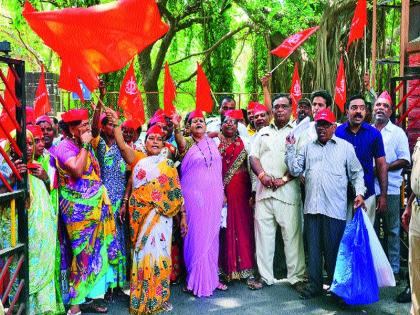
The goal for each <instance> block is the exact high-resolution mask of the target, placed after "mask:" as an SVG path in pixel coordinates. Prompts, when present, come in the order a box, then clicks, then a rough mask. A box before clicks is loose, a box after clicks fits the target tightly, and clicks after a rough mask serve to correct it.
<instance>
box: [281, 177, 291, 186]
mask: <svg viewBox="0 0 420 315" xmlns="http://www.w3.org/2000/svg"><path fill="white" fill-rule="evenodd" d="M281 180H282V181H283V182H284V183H285V184H286V183H287V182H288V181H289V178H288V177H287V176H286V175H284V176H283V177H282V178H281Z"/></svg>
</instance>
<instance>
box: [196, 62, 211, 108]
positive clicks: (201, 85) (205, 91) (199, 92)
mask: <svg viewBox="0 0 420 315" xmlns="http://www.w3.org/2000/svg"><path fill="white" fill-rule="evenodd" d="M195 99H196V104H195V108H196V110H201V111H204V112H207V113H211V111H212V110H213V99H212V97H211V87H210V84H209V81H208V80H207V77H206V74H205V73H204V71H203V68H201V66H200V65H199V64H198V62H197V88H196V91H195Z"/></svg>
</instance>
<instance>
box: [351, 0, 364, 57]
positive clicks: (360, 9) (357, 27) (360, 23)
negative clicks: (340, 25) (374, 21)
mask: <svg viewBox="0 0 420 315" xmlns="http://www.w3.org/2000/svg"><path fill="white" fill-rule="evenodd" d="M366 25H367V7H366V0H359V1H357V5H356V9H355V10H354V15H353V20H352V21H351V27H350V34H349V41H348V42H347V50H348V49H349V47H350V44H351V43H352V42H353V41H355V40H358V39H359V38H362V37H363V35H364V31H365V26H366Z"/></svg>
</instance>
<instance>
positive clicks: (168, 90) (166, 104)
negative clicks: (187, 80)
mask: <svg viewBox="0 0 420 315" xmlns="http://www.w3.org/2000/svg"><path fill="white" fill-rule="evenodd" d="M175 97H176V88H175V83H174V80H172V77H171V73H170V72H169V66H168V63H167V62H166V63H165V81H164V82H163V108H164V111H165V115H166V116H171V115H172V114H173V113H174V112H175V106H174V99H175Z"/></svg>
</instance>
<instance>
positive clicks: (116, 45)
mask: <svg viewBox="0 0 420 315" xmlns="http://www.w3.org/2000/svg"><path fill="white" fill-rule="evenodd" d="M91 2H92V1H91ZM22 15H23V16H24V18H25V19H26V21H27V22H28V24H29V26H30V27H31V28H32V30H33V31H34V32H35V33H37V34H38V36H39V37H41V38H42V40H43V41H44V43H45V44H46V45H47V46H49V47H50V48H51V49H52V50H54V51H55V52H56V53H57V54H58V55H59V56H60V58H61V68H60V80H59V83H58V84H59V86H60V87H61V88H63V89H66V90H69V91H73V92H76V93H77V94H78V95H79V96H80V98H81V99H82V100H83V98H82V97H83V95H82V90H81V88H80V84H79V79H80V80H82V81H83V83H84V84H85V85H86V87H87V88H88V89H89V91H93V90H95V89H96V88H97V87H98V85H99V79H98V74H100V73H107V72H112V71H117V70H119V69H121V68H122V67H124V66H125V65H126V64H127V63H128V62H129V61H130V60H132V59H133V57H134V56H136V55H137V54H138V53H139V52H141V51H142V50H143V49H144V48H146V47H147V46H149V45H150V44H152V43H154V42H155V41H156V40H158V39H159V38H161V37H162V36H163V35H165V33H166V32H167V31H168V29H169V26H168V25H167V24H165V23H163V22H162V20H161V17H160V13H159V8H158V6H157V4H156V2H155V0H141V1H140V0H120V1H112V2H108V3H104V4H99V5H94V6H91V7H89V8H65V9H61V10H55V11H45V12H38V11H36V10H35V8H34V7H33V6H32V5H31V4H30V3H29V2H28V1H26V2H25V6H24V9H23V12H22Z"/></svg>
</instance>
